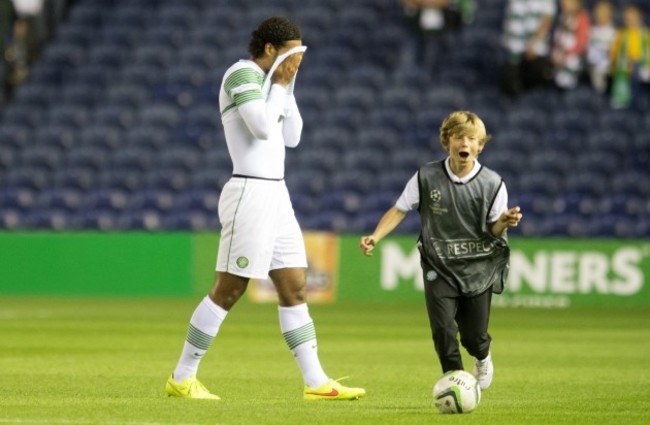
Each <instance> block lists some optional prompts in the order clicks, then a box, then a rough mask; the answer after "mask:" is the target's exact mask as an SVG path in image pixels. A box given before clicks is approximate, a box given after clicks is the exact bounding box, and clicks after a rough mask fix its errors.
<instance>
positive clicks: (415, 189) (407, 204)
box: [395, 158, 508, 223]
mask: <svg viewBox="0 0 650 425" xmlns="http://www.w3.org/2000/svg"><path fill="white" fill-rule="evenodd" d="M481 167H482V165H481V164H479V162H478V161H476V162H475V163H474V168H472V171H471V172H470V173H469V174H468V175H466V176H465V177H463V178H460V177H458V176H456V175H455V174H454V173H453V172H452V171H451V168H450V167H449V158H447V159H446V160H445V168H446V169H447V175H448V176H449V177H450V178H451V179H452V181H454V182H455V183H459V184H465V183H467V182H469V181H470V180H472V179H473V178H474V176H476V174H478V172H479V171H480V170H481ZM419 205H420V185H419V184H418V173H417V172H416V173H415V174H414V175H413V177H411V179H410V180H409V181H408V183H407V184H406V187H405V188H404V191H403V192H402V194H401V196H400V197H399V199H398V200H397V202H396V203H395V208H397V209H398V210H400V211H402V212H408V211H411V210H413V209H416V208H417V207H418V206H419ZM507 209H508V191H507V190H506V184H505V183H501V186H500V187H499V191H498V192H497V196H496V197H495V198H494V203H493V204H492V209H491V210H490V213H489V214H488V223H494V222H495V221H497V220H498V219H499V216H500V215H501V214H502V213H503V212H504V211H506V210H507Z"/></svg>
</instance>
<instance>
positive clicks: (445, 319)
mask: <svg viewBox="0 0 650 425" xmlns="http://www.w3.org/2000/svg"><path fill="white" fill-rule="evenodd" d="M423 271H424V295H425V300H426V303H427V313H428V314H429V326H430V327H431V335H432V337H433V344H434V346H435V348H436V353H437V354H438V358H439V359H440V365H441V366H442V371H443V373H444V372H448V371H450V370H461V369H463V361H462V359H461V357H460V349H459V345H458V340H457V339H456V334H457V333H458V328H457V326H456V323H455V321H454V317H455V316H456V310H457V308H458V294H457V291H456V290H455V289H454V288H453V287H452V286H451V285H449V284H448V283H447V282H446V281H445V280H444V279H442V278H441V277H439V276H437V274H436V272H435V271H433V270H431V269H430V268H428V267H426V266H425V265H423Z"/></svg>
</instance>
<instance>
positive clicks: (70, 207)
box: [35, 188, 83, 212]
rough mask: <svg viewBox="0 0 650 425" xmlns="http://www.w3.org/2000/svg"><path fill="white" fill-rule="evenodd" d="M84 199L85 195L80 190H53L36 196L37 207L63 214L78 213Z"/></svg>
mask: <svg viewBox="0 0 650 425" xmlns="http://www.w3.org/2000/svg"><path fill="white" fill-rule="evenodd" d="M82 199H83V194H82V192H81V191H79V190H78V189H70V188H52V189H47V190H44V191H41V192H40V193H38V195H37V196H36V201H35V207H37V208H40V209H44V210H47V209H54V210H57V211H63V212H73V211H76V210H77V209H78V208H79V207H80V206H81V202H82Z"/></svg>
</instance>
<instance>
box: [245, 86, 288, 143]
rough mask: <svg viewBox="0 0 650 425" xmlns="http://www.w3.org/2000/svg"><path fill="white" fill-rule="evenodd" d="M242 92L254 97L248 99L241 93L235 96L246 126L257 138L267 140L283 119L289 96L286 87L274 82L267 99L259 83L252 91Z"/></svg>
mask: <svg viewBox="0 0 650 425" xmlns="http://www.w3.org/2000/svg"><path fill="white" fill-rule="evenodd" d="M241 94H242V95H243V94H246V95H247V96H249V97H254V98H253V99H249V100H247V99H244V98H242V97H240V94H235V95H234V96H233V97H234V99H235V103H237V106H238V107H239V113H240V115H241V117H242V119H243V120H244V122H245V123H246V127H248V129H249V130H250V132H251V133H252V134H253V136H255V138H256V139H261V140H267V139H268V138H269V135H270V134H271V132H272V131H271V130H272V128H273V126H276V125H280V122H281V120H282V110H283V107H284V101H285V99H286V96H287V90H286V88H285V87H282V86H281V85H279V84H273V85H272V86H271V91H270V93H269V96H268V97H267V98H266V101H265V100H264V97H263V96H262V91H261V88H260V87H259V85H257V88H255V89H253V90H252V91H250V92H244V93H241ZM258 96H259V97H258ZM238 98H239V99H238Z"/></svg>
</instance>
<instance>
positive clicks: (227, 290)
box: [165, 272, 249, 399]
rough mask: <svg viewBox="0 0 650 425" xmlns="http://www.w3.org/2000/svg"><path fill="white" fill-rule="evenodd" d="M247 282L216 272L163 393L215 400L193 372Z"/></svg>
mask: <svg viewBox="0 0 650 425" xmlns="http://www.w3.org/2000/svg"><path fill="white" fill-rule="evenodd" d="M248 280H249V279H248V278H246V277H240V276H235V275H232V274H230V273H224V272H217V273H216V276H215V284H214V287H213V288H212V290H211V291H210V294H209V295H208V296H206V297H205V298H203V300H201V302H200V303H199V305H198V306H197V307H196V309H195V310H194V313H193V314H192V317H191V318H190V324H189V327H188V330H187V337H186V339H185V343H184V344H183V349H182V351H181V355H180V358H179V359H178V363H177V364H176V368H175V369H174V372H173V373H172V376H171V377H170V378H169V379H168V380H167V384H166V386H165V390H166V392H167V394H169V395H170V396H177V397H184V398H213V399H214V398H218V397H217V396H215V395H213V394H211V393H210V392H209V391H208V390H207V389H206V388H205V387H204V386H203V385H202V384H201V383H200V382H199V381H198V380H197V379H196V373H197V371H198V369H199V364H200V363H201V359H202V358H203V356H204V355H205V353H206V352H207V351H208V349H209V348H210V345H211V344H212V341H213V340H214V339H215V337H216V336H217V333H218V332H219V328H220V327H221V324H222V323H223V321H224V320H225V319H226V315H227V314H228V311H229V310H230V309H231V308H232V306H233V305H234V304H235V303H236V302H237V300H238V299H239V298H240V297H241V296H242V294H243V293H244V291H245V290H246V286H247V285H248Z"/></svg>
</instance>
